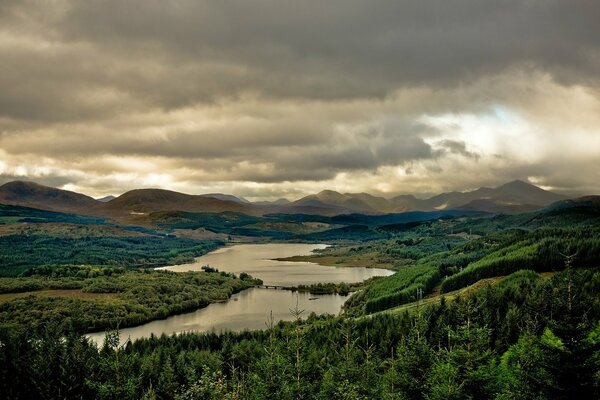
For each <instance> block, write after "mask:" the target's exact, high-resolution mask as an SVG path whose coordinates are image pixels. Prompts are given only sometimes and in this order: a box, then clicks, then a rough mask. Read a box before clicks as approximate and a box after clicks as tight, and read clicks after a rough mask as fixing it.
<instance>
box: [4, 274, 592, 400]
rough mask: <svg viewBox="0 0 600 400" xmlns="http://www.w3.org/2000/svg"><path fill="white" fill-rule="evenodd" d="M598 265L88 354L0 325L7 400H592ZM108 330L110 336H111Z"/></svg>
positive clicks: (70, 342)
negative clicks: (406, 305) (385, 306)
mask: <svg viewBox="0 0 600 400" xmlns="http://www.w3.org/2000/svg"><path fill="white" fill-rule="evenodd" d="M599 291H600V272H598V271H597V270H590V269H577V270H571V269H569V270H568V271H564V272H561V273H559V274H556V275H555V276H553V277H552V278H548V279H546V278H542V277H540V276H539V275H538V274H537V273H535V272H531V271H527V272H525V271H524V272H518V273H516V274H513V275H511V276H509V277H507V278H506V279H504V280H503V281H502V282H501V283H499V284H497V285H495V286H489V287H487V288H485V289H483V290H480V291H478V292H476V293H473V294H471V295H470V296H467V297H463V298H459V299H457V300H455V301H452V302H441V303H440V304H437V305H432V306H428V307H424V308H422V309H419V310H418V311H416V312H412V313H408V312H399V313H385V314H378V315H375V316H372V317H369V318H334V317H314V316H313V317H309V318H308V320H307V321H300V320H298V321H297V322H295V323H280V324H277V325H276V326H274V327H273V328H272V329H269V330H267V331H259V332H252V333H239V334H223V335H216V334H186V335H181V336H176V337H160V338H151V339H145V340H140V341H136V342H135V343H128V344H127V345H126V346H119V345H118V340H116V339H117V338H116V337H115V336H111V335H109V336H108V337H107V340H106V342H105V345H104V346H103V347H102V348H101V349H100V350H99V351H98V349H96V348H95V347H94V345H91V344H90V343H88V342H87V341H86V340H85V339H84V338H82V337H81V336H78V335H76V334H75V333H70V334H68V335H67V336H65V337H61V335H59V334H58V331H56V330H55V328H54V327H53V326H51V325H50V326H48V327H47V329H46V330H45V331H42V332H40V333H34V332H31V331H28V330H19V329H14V328H13V329H6V328H5V329H3V330H2V331H1V333H0V335H1V336H0V340H1V343H2V351H1V352H0V358H1V361H2V362H1V363H0V365H1V367H0V368H1V370H0V385H1V387H0V390H1V391H2V393H4V394H5V395H6V396H8V398H14V399H27V398H100V399H139V398H146V399H148V398H160V399H173V398H175V399H266V398H273V399H298V398H306V399H308V398H316V399H375V398H381V399H405V398H409V399H469V398H471V399H593V398H597V395H598V393H599V392H598V390H599V389H600V324H599V316H600V314H599V313H600V298H599V297H598V296H597V294H598V293H599ZM115 335H116V334H115Z"/></svg>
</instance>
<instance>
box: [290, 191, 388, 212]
mask: <svg viewBox="0 0 600 400" xmlns="http://www.w3.org/2000/svg"><path fill="white" fill-rule="evenodd" d="M370 198H372V199H370ZM375 199H376V198H375V196H371V195H368V194H366V193H361V194H359V195H353V194H341V193H338V192H335V191H333V190H323V191H322V192H319V193H317V194H312V195H309V196H306V197H303V198H301V199H300V200H296V201H294V202H292V203H290V204H289V206H288V207H294V208H297V207H315V208H323V209H328V210H336V211H338V212H339V213H347V212H358V213H381V212H382V211H380V210H379V209H378V208H376V207H374V203H377V201H376V200H375ZM380 199H381V200H383V202H382V203H381V204H380V205H383V204H385V203H387V201H386V200H385V199H384V198H380ZM369 200H371V201H369ZM369 202H371V205H370V204H369Z"/></svg>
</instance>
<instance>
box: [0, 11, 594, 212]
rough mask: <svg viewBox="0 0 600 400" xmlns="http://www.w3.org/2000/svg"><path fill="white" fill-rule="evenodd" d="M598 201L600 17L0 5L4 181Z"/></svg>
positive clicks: (103, 191) (104, 191)
mask: <svg viewBox="0 0 600 400" xmlns="http://www.w3.org/2000/svg"><path fill="white" fill-rule="evenodd" d="M17 179H18V180H33V181H36V182H38V183H42V184H47V185H50V186H55V187H60V188H64V189H68V190H75V191H79V192H83V193H86V194H89V195H92V196H96V197H98V196H104V195H109V194H120V193H123V192H125V191H127V190H130V189H134V188H142V187H153V188H164V189H171V190H178V191H182V192H186V193H198V194H199V193H213V192H223V193H231V194H235V195H239V196H244V197H246V198H249V199H252V200H262V199H264V200H269V199H277V198H281V197H286V198H288V199H294V198H298V197H301V196H303V195H306V194H309V193H315V192H318V191H320V190H323V189H332V190H338V191H341V192H369V193H373V194H377V195H383V196H393V195H396V194H404V193H413V194H417V195H421V196H425V195H428V194H432V193H439V192H443V191H450V190H468V189H474V188H477V187H480V186H497V185H500V184H502V183H505V182H508V181H512V180H515V179H523V180H528V181H529V182H531V183H534V184H536V185H539V186H541V187H544V188H547V189H551V190H555V191H557V192H560V193H566V194H595V193H600V2H599V1H597V0H569V1H566V0H562V1H555V0H503V1H498V0H419V1H406V0H369V1H364V0H328V1H323V0H318V1H317V0H304V1H297V0H238V1H234V0H127V1H123V0H85V1H76V0H40V1H37V0H14V1H13V0H0V183H3V182H8V181H12V180H17Z"/></svg>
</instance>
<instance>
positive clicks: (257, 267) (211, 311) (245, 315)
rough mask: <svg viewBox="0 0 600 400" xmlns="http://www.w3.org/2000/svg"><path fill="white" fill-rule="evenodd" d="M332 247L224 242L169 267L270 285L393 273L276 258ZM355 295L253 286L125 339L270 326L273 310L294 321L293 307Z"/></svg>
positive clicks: (314, 307) (327, 305) (132, 331)
mask: <svg viewBox="0 0 600 400" xmlns="http://www.w3.org/2000/svg"><path fill="white" fill-rule="evenodd" d="M325 247H327V246H326V245H322V244H299V243H270V244H241V245H234V246H229V247H224V248H221V249H218V250H216V251H213V252H211V253H209V254H206V255H204V256H202V257H198V258H197V259H196V260H195V262H193V263H190V264H182V265H173V266H169V267H163V268H162V269H167V270H170V271H176V272H183V271H201V268H202V266H204V265H210V266H211V267H213V268H218V269H219V270H220V271H226V272H233V273H235V274H236V275H239V274H240V273H241V272H246V273H249V274H250V275H252V276H254V277H256V278H260V279H262V280H263V282H264V284H266V285H277V286H297V285H302V284H304V285H307V284H312V283H320V282H321V283H325V282H335V283H337V282H346V283H353V282H362V281H364V280H366V279H368V278H371V277H374V276H387V275H391V274H392V273H393V272H392V271H389V270H385V269H376V268H362V267H328V266H322V265H318V264H314V263H310V262H287V261H275V260H273V259H274V258H285V257H291V256H295V255H309V254H311V252H312V251H313V250H315V249H323V248H325ZM348 297H349V296H339V295H320V296H317V295H311V294H308V293H294V292H291V291H288V290H274V289H259V288H252V289H248V290H245V291H243V292H241V293H237V294H235V295H233V296H232V297H231V298H230V299H229V300H228V301H227V302H224V303H214V304H210V305H209V306H208V307H206V308H203V309H200V310H196V311H192V312H188V313H185V314H180V315H175V316H171V317H169V318H166V319H163V320H157V321H152V322H149V323H146V324H143V325H140V326H136V327H132V328H125V329H122V330H121V338H122V340H126V339H127V338H130V339H131V340H135V339H139V338H143V337H149V336H150V335H151V334H152V333H153V334H154V335H156V336H160V335H161V334H162V333H165V334H168V335H170V334H173V333H181V332H191V331H195V332H210V331H215V332H221V331H240V330H245V329H248V330H255V329H264V328H265V323H266V321H267V320H268V318H269V315H270V313H271V312H272V313H273V317H274V320H275V322H277V321H279V320H287V321H289V320H292V319H293V317H292V315H291V313H290V309H293V308H295V307H296V304H298V308H299V309H301V310H304V313H303V314H302V316H303V317H306V316H308V315H309V314H310V313H311V312H314V313H316V314H325V313H327V314H338V313H339V311H340V310H341V308H342V305H343V304H344V302H345V301H346V300H347V299H348ZM88 337H90V338H92V339H93V340H94V341H96V342H97V343H101V342H102V340H103V338H104V333H103V332H98V333H92V334H89V335H88Z"/></svg>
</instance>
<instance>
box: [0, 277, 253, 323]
mask: <svg viewBox="0 0 600 400" xmlns="http://www.w3.org/2000/svg"><path fill="white" fill-rule="evenodd" d="M259 283H260V281H259V280H254V279H253V278H252V277H251V276H249V275H248V274H242V275H241V276H240V278H237V277H236V276H235V275H233V274H230V273H225V272H213V273H207V272H184V273H174V272H169V271H154V270H125V269H122V268H98V267H86V266H78V267H69V266H61V267H57V268H48V267H42V268H36V269H34V270H33V271H31V274H30V276H28V277H26V278H25V277H24V278H0V293H4V294H5V298H4V299H2V301H1V302H0V324H2V323H4V324H13V325H16V326H21V327H24V328H27V329H29V330H34V331H40V330H43V329H44V327H46V326H47V325H48V324H50V323H51V322H52V321H59V322H60V327H61V328H62V329H64V331H66V332H68V331H69V330H73V329H74V330H76V331H78V332H90V331H98V330H103V329H114V328H116V327H126V326H132V325H138V324H141V323H145V322H148V321H150V320H153V319H160V318H165V317H167V316H169V315H173V314H176V313H181V312H184V311H191V310H195V309H198V308H202V307H206V306H207V305H209V304H210V303H213V302H216V301H223V300H226V299H228V298H229V297H230V296H231V295H232V294H233V293H237V292H239V291H241V290H243V289H247V288H249V287H251V286H254V285H256V284H259ZM36 290H37V291H39V290H44V292H43V293H36V292H35V291H36ZM56 290H61V292H53V291H56ZM64 290H68V291H69V292H68V293H65V292H64ZM26 291H27V292H28V293H26V295H25V296H24V295H22V294H19V293H22V292H26ZM10 293H13V294H14V295H13V296H10ZM11 297H12V298H11Z"/></svg>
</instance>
